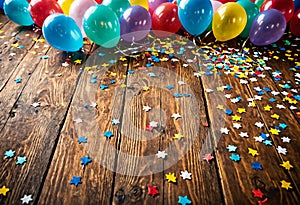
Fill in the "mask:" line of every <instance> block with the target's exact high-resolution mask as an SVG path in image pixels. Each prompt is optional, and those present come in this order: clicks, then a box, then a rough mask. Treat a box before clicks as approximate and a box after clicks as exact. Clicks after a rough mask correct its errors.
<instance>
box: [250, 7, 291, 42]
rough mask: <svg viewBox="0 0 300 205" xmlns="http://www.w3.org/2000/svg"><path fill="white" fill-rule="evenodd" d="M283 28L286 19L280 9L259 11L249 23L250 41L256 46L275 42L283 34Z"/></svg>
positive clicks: (284, 27)
mask: <svg viewBox="0 0 300 205" xmlns="http://www.w3.org/2000/svg"><path fill="white" fill-rule="evenodd" d="M285 29H286V20H285V17H284V15H283V14H282V13H281V12H280V11H278V10H276V9H270V10H266V11H263V12H260V13H259V14H258V15H257V16H256V17H255V19H254V21H253V23H252V25H251V29H250V33H249V37H250V41H251V42H252V43H253V44H254V45H257V46H265V45H269V44H271V43H275V42H276V41H278V40H279V39H280V38H281V37H282V36H283V34H284V31H285Z"/></svg>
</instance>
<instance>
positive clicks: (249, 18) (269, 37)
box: [0, 0, 300, 51]
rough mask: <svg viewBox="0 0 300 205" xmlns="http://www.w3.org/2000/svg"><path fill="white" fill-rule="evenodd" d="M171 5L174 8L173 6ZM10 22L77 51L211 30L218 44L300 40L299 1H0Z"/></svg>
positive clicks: (65, 49)
mask: <svg viewBox="0 0 300 205" xmlns="http://www.w3.org/2000/svg"><path fill="white" fill-rule="evenodd" d="M170 1H172V2H170ZM0 7H1V8H3V9H4V12H5V14H6V15H7V17H8V18H9V19H10V20H12V21H14V22H15V23H17V24H20V25H23V26H29V25H32V24H36V25H37V26H39V27H41V28H42V31H43V35H44V37H45V39H46V40H47V41H48V43H49V44H50V45H52V46H53V47H55V48H57V49H60V50H64V51H77V50H79V49H80V48H81V47H82V45H83V37H88V38H89V39H91V40H92V41H93V42H95V43H96V44H98V45H100V46H103V47H106V48H111V47H114V46H115V45H116V44H118V42H119V40H120V38H122V39H123V40H125V41H128V42H134V41H139V40H141V39H143V38H145V37H146V36H147V35H148V33H149V32H150V30H151V29H152V30H153V32H154V33H155V34H156V35H157V36H167V35H170V33H176V32H178V31H179V29H180V28H183V29H185V30H186V31H187V32H188V33H190V34H191V35H194V36H198V35H200V34H202V33H203V32H205V31H209V30H212V31H213V34H214V36H215V38H216V39H217V40H219V41H228V40H230V39H233V38H235V37H237V36H240V37H242V38H247V37H249V39H250V41H251V42H252V43H253V44H254V45H258V46H263V45H268V44H271V43H274V42H276V41H277V40H279V39H280V38H281V37H282V35H283V34H284V31H285V30H286V27H287V23H288V22H289V24H290V26H289V27H290V31H291V33H292V34H294V35H296V36H300V0H237V1H236V0H218V1H216V0H58V1H57V0H31V1H30V0H0Z"/></svg>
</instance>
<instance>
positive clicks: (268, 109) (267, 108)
mask: <svg viewBox="0 0 300 205" xmlns="http://www.w3.org/2000/svg"><path fill="white" fill-rule="evenodd" d="M271 109H272V107H271V106H270V105H267V106H265V107H264V110H265V111H270V110H271Z"/></svg>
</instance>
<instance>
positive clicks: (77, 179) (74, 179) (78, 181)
mask: <svg viewBox="0 0 300 205" xmlns="http://www.w3.org/2000/svg"><path fill="white" fill-rule="evenodd" d="M81 183H82V182H81V177H77V176H73V177H72V179H71V181H70V184H74V185H75V186H76V187H77V186H78V184H81Z"/></svg>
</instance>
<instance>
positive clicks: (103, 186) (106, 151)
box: [38, 49, 127, 204]
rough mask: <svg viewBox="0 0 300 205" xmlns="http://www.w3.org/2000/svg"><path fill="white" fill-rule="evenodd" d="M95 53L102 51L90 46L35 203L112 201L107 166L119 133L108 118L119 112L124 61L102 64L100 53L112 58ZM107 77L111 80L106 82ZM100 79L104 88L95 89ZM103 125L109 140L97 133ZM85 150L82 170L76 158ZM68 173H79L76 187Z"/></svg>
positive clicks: (110, 166)
mask: <svg viewBox="0 0 300 205" xmlns="http://www.w3.org/2000/svg"><path fill="white" fill-rule="evenodd" d="M106 51H107V50H106ZM99 53H102V54H103V53H105V52H102V51H101V50H100V49H99V50H96V51H94V54H93V56H92V57H90V58H89V59H88V61H87V64H86V65H85V71H84V73H82V76H81V77H80V79H79V82H78V86H77V88H76V91H75V93H74V97H73V101H72V103H71V106H70V110H69V112H68V115H67V119H66V122H65V124H64V127H63V129H62V132H61V135H60V137H59V141H58V147H57V149H56V151H55V153H54V155H53V160H52V163H51V165H50V167H49V171H48V173H47V177H46V179H45V183H44V184H43V189H42V191H41V195H40V197H39V200H38V204H57V203H59V204H99V203H101V204H110V203H111V202H112V197H113V175H114V172H113V171H111V170H114V166H115V160H116V149H115V148H116V143H117V139H118V135H119V133H118V127H117V126H116V125H112V123H111V120H112V117H111V116H114V117H116V118H117V116H120V115H121V113H122V112H121V111H122V105H123V97H122V96H123V95H124V94H123V93H124V92H125V89H124V88H122V87H120V82H121V81H124V78H123V75H124V74H125V73H126V71H127V66H126V64H127V63H126V61H124V62H122V61H119V62H117V63H116V64H115V65H109V66H107V65H105V64H106V63H107V62H106V61H105V60H104V59H103V58H105V59H106V60H109V59H114V60H118V59H115V56H114V55H113V54H112V53H110V54H109V53H106V55H105V57H103V58H101V57H99V55H98V54H99ZM106 57H107V58H106ZM102 65H103V66H102ZM124 65H125V66H124ZM113 73H115V75H113ZM92 76H97V82H96V83H95V84H93V83H90V81H91V79H92ZM113 79H114V80H116V83H115V84H110V81H111V80H113ZM100 84H106V85H109V88H108V89H107V90H104V91H103V90H100V89H99V86H100ZM93 102H94V103H97V106H96V107H95V108H93V107H92V106H89V108H85V107H84V106H83V105H84V104H85V103H87V104H89V105H90V104H91V103H93ZM79 118H80V119H82V123H76V124H74V120H75V119H79ZM107 130H110V131H112V132H113V133H114V136H113V137H112V138H111V139H106V138H105V137H104V135H103V134H104V132H106V131H107ZM81 136H86V137H87V143H81V144H79V143H78V142H77V140H78V138H79V137H81ZM86 155H88V156H89V157H90V158H91V159H92V163H90V164H88V165H87V166H85V168H84V169H82V166H81V165H80V158H82V157H84V156H86ZM60 159H63V160H60ZM72 176H81V177H82V184H80V185H78V187H75V186H73V185H70V184H69V182H70V180H71V179H72Z"/></svg>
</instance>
